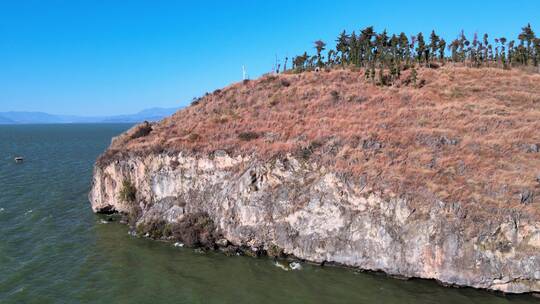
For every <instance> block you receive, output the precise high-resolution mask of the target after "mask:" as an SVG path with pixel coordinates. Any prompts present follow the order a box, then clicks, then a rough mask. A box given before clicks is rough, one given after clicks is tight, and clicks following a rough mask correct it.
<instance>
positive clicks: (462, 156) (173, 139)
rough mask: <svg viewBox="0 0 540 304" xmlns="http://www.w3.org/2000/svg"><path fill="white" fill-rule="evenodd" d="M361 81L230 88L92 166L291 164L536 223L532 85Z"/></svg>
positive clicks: (272, 80)
mask: <svg viewBox="0 0 540 304" xmlns="http://www.w3.org/2000/svg"><path fill="white" fill-rule="evenodd" d="M405 74H406V73H405ZM363 75H364V74H363V71H361V70H360V71H355V72H353V71H350V70H332V71H329V72H319V73H316V72H308V73H302V74H291V75H279V76H264V77H262V78H260V79H257V80H253V81H249V82H247V83H236V84H233V85H230V86H228V87H226V88H224V89H222V90H220V91H217V92H215V93H213V94H209V95H207V96H205V97H203V98H202V99H201V100H200V102H199V103H198V104H197V105H193V106H190V107H188V108H186V109H184V110H181V111H179V112H177V113H176V114H174V115H173V116H172V117H169V118H167V119H164V120H163V121H161V122H160V123H158V124H156V125H155V126H154V127H153V130H152V132H150V134H148V135H147V136H144V137H138V138H134V139H129V138H124V139H123V140H118V141H116V142H115V144H113V145H112V146H111V149H110V150H109V152H108V153H107V154H105V155H104V156H103V157H102V159H101V161H106V160H107V159H111V158H112V157H118V155H121V154H123V153H146V152H148V151H154V152H160V151H169V152H176V151H190V152H192V153H202V154H207V153H211V152H213V151H215V150H225V151H228V152H229V153H231V154H255V155H257V156H258V157H259V158H261V159H263V160H264V159H268V158H272V157H276V156H279V155H283V154H284V153H293V154H294V155H297V156H299V157H303V158H305V159H308V158H309V159H310V160H311V161H316V162H318V163H320V164H322V165H325V166H326V167H328V168H330V169H332V170H334V171H335V172H338V173H342V174H346V175H349V176H351V177H358V176H362V178H363V179H365V180H367V181H368V184H369V186H370V187H371V188H372V189H375V190H377V189H379V190H381V191H382V190H384V191H385V192H386V193H390V194H392V195H410V197H421V198H422V199H430V200H434V199H442V200H445V201H459V202H463V203H466V204H471V203H472V204H474V203H482V204H492V205H493V206H497V207H506V206H513V207H516V208H520V209H523V210H525V211H527V212H529V213H530V214H537V209H539V208H538V207H536V206H537V205H539V204H540V183H539V182H538V181H537V176H538V175H540V153H537V152H531V151H530V150H531V145H534V144H537V145H540V75H538V74H531V73H526V72H522V71H518V70H511V71H505V70H500V69H493V68H482V69H471V68H464V67H451V66H444V67H441V68H439V69H436V70H433V69H420V70H419V71H418V77H419V79H422V80H425V86H423V87H422V88H413V87H410V86H399V85H397V86H393V87H378V86H375V85H373V84H371V83H369V82H368V81H366V80H365V79H364V77H363ZM404 77H406V75H404V76H402V78H404ZM241 134H243V135H241ZM533 150H534V149H533ZM525 190H528V191H532V193H536V199H535V203H533V204H530V205H525V204H521V203H520V194H521V193H523V191H525Z"/></svg>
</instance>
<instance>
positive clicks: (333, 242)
mask: <svg viewBox="0 0 540 304" xmlns="http://www.w3.org/2000/svg"><path fill="white" fill-rule="evenodd" d="M124 181H129V182H130V183H132V184H133V186H134V189H136V195H135V197H136V199H135V200H134V201H127V200H125V199H122V198H121V197H122V195H120V193H121V191H122V189H121V188H122V185H123V184H124ZM90 201H91V204H92V209H93V210H94V211H95V212H100V211H107V212H110V211H111V210H114V211H118V212H122V213H125V214H127V215H128V216H129V217H130V218H131V219H132V224H134V225H135V226H136V227H138V228H140V227H143V228H144V227H149V225H150V226H152V225H153V226H152V227H154V228H155V229H158V230H159V233H158V234H157V235H154V237H156V238H157V237H162V236H163V235H164V234H167V235H170V234H172V235H176V236H177V237H178V238H186V239H187V238H189V240H187V241H188V242H189V243H191V244H194V245H208V244H209V243H212V242H217V243H221V244H225V245H227V244H233V245H236V246H245V247H247V248H253V249H254V250H267V251H269V252H274V251H276V248H279V250H282V251H283V252H284V253H285V254H290V255H294V256H296V257H298V258H300V259H305V260H309V261H313V262H317V263H323V262H331V263H338V264H343V265H347V266H351V267H358V268H361V269H366V270H374V271H384V272H386V273H388V274H391V275H399V276H404V277H418V278H426V279H436V280H438V281H440V282H443V283H446V284H455V285H461V286H472V287H477V288H487V289H493V290H501V291H504V292H510V293H522V292H538V291H540V255H539V254H538V252H539V251H538V250H539V249H540V222H538V221H536V220H535V219H534V218H533V217H529V216H528V215H527V214H526V213H524V212H522V211H520V210H519V209H513V208H506V209H501V208H496V207H489V208H480V207H479V206H477V205H471V206H464V205H463V203H458V202H444V201H438V200H433V201H425V200H424V199H418V198H415V197H402V196H399V195H394V194H388V193H386V194H382V193H378V192H375V191H372V189H370V188H369V187H366V184H365V181H363V180H362V178H352V177H347V176H340V175H338V174H335V173H333V172H331V171H330V170H328V169H326V168H325V167H323V166H319V165H317V164H316V163H313V162H309V161H305V160H302V159H299V158H296V157H294V156H291V155H286V156H282V157H276V158H273V159H272V160H270V161H264V162H261V161H259V160H257V158H255V157H250V156H237V157H231V156H229V155H227V154H226V153H224V152H223V153H214V154H212V155H210V156H208V157H202V156H191V155H189V154H186V153H177V154H173V155H171V154H165V153H151V154H146V155H138V156H135V155H132V156H130V157H124V158H119V159H115V160H114V161H111V162H109V163H104V164H103V165H98V166H96V168H95V171H94V180H93V186H92V190H91V193H90ZM186 223H190V225H191V226H196V227H197V231H195V232H193V231H190V232H189V233H184V234H182V232H181V231H180V232H178V230H182V229H184V228H185V227H187V226H186ZM182 227H184V228H182ZM155 229H154V230H155ZM160 229H161V230H160ZM174 230H176V231H177V232H178V233H176V234H175V233H174ZM171 231H173V232H171ZM184 231H185V229H184ZM181 241H186V240H181Z"/></svg>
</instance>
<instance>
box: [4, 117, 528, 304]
mask: <svg viewBox="0 0 540 304" xmlns="http://www.w3.org/2000/svg"><path fill="white" fill-rule="evenodd" d="M128 127H129V125H125V124H103V125H28V126H0V303H272V304H275V303H400V304H403V303H437V304H441V303H532V302H536V301H537V300H536V299H535V298H532V297H530V296H502V295H500V294H495V293H490V292H485V291H479V290H474V289H470V288H462V289H455V288H444V287H441V286H439V285H437V284H436V283H435V282H433V281H426V280H410V281H402V280H397V279H391V278H387V277H386V276H384V275H381V274H373V273H361V272H356V271H352V270H349V269H341V268H333V267H318V266H311V265H303V269H302V270H300V271H284V270H282V269H281V268H278V267H276V266H275V265H274V263H273V261H272V260H270V259H267V258H258V259H255V258H250V257H226V256H224V255H222V254H219V253H206V254H203V253H197V252H196V251H195V250H193V249H189V248H176V247H174V246H172V245H171V244H168V243H162V242H156V241H151V240H147V239H139V238H136V237H133V236H130V235H128V229H127V227H126V226H124V225H121V224H118V223H103V221H102V219H103V218H102V217H100V216H98V215H94V214H93V213H92V211H91V209H90V205H89V202H88V199H87V194H88V190H89V187H90V181H91V175H92V166H93V163H94V160H95V159H96V157H97V156H98V155H99V154H100V153H101V152H102V151H104V149H105V148H106V147H107V146H108V144H109V143H110V140H111V137H112V136H115V135H117V134H119V133H120V132H122V131H123V130H125V129H127V128H128ZM16 155H23V156H24V157H25V161H24V163H22V164H15V162H14V161H13V158H14V157H15V156H16Z"/></svg>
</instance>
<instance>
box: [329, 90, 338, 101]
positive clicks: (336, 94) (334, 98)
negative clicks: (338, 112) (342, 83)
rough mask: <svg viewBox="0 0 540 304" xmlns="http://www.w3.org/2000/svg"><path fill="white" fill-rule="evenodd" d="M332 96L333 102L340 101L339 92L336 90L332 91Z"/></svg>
mask: <svg viewBox="0 0 540 304" xmlns="http://www.w3.org/2000/svg"><path fill="white" fill-rule="evenodd" d="M330 96H332V100H333V101H338V100H339V92H338V91H336V90H333V91H331V92H330Z"/></svg>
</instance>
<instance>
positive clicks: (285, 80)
mask: <svg viewBox="0 0 540 304" xmlns="http://www.w3.org/2000/svg"><path fill="white" fill-rule="evenodd" d="M281 85H282V86H284V87H288V86H290V85H291V83H290V82H289V81H288V80H287V79H281Z"/></svg>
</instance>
